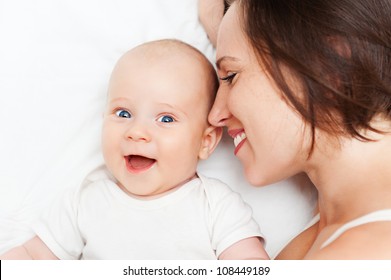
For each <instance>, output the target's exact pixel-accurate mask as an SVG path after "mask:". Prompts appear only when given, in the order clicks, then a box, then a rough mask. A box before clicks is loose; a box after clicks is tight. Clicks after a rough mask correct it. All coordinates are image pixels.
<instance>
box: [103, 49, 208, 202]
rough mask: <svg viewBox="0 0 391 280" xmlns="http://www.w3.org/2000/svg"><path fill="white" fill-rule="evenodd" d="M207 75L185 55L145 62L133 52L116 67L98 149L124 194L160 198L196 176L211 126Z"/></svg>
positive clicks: (194, 60) (143, 58)
mask: <svg viewBox="0 0 391 280" xmlns="http://www.w3.org/2000/svg"><path fill="white" fill-rule="evenodd" d="M206 75H207V74H206V73H205V70H203V66H202V65H201V63H200V62H197V60H196V59H194V58H191V57H188V56H185V55H183V54H182V55H176V57H174V58H172V57H170V58H164V57H159V58H158V59H154V60H151V61H149V60H148V59H147V58H146V57H145V56H144V55H142V54H140V53H139V52H137V51H133V52H132V51H131V52H130V53H127V54H126V55H125V57H123V58H122V59H121V60H120V62H119V63H118V64H117V66H116V68H115V69H114V71H113V74H112V78H111V81H110V86H109V94H108V101H107V107H106V110H105V114H104V123H103V133H102V145H103V154H104V158H105V161H106V165H107V167H108V169H109V170H110V171H111V173H112V174H113V175H114V176H115V177H116V178H117V180H118V181H119V185H120V187H121V188H122V189H123V190H125V191H126V192H127V193H129V194H133V195H136V196H146V197H147V196H154V195H158V194H161V193H164V192H166V191H168V190H171V189H173V188H175V187H176V186H177V185H178V184H181V183H183V182H184V181H186V180H187V179H189V178H191V177H193V176H194V175H195V170H196V166H197V162H198V159H199V153H200V149H201V145H202V142H203V134H204V130H205V129H206V128H207V127H208V126H209V125H208V122H207V114H208V105H207V104H208V101H207V95H208V93H207V90H206V83H205V82H204V81H205V80H206Z"/></svg>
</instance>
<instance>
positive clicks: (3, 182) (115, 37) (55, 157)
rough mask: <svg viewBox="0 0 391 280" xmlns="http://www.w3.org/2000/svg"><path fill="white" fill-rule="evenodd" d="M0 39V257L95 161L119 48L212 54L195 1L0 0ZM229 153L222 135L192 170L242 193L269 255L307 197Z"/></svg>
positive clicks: (308, 203)
mask: <svg viewBox="0 0 391 280" xmlns="http://www.w3.org/2000/svg"><path fill="white" fill-rule="evenodd" d="M0 38H1V44H0V104H1V105H2V109H1V110H0V127H1V129H2V133H1V138H0V139H1V140H0V141H1V145H0V155H1V157H0V174H1V175H0V253H1V252H4V251H6V250H8V249H9V248H11V247H13V246H15V245H18V244H20V243H22V242H24V241H25V240H27V239H28V238H30V237H31V236H32V232H31V231H30V229H29V225H30V224H31V223H32V221H33V220H34V219H36V217H37V216H38V215H39V214H40V213H41V212H42V211H44V210H45V208H46V207H47V205H48V204H49V203H50V201H51V200H52V198H53V197H54V196H55V195H57V194H58V193H59V192H60V191H62V190H63V189H65V188H68V187H71V186H75V185H78V184H79V183H80V181H81V180H82V178H83V177H84V176H85V175H86V174H87V173H88V172H89V171H90V170H92V169H93V168H95V167H96V166H99V165H100V164H102V163H103V159H102V156H101V153H100V130H101V121H102V112H103V106H104V103H105V98H106V88H107V83H108V79H109V76H110V73H111V70H112V68H113V66H114V64H115V62H116V60H117V59H118V58H119V57H120V56H121V55H122V54H123V53H124V52H125V51H127V50H128V49H130V48H132V47H134V46H136V45H138V44H140V43H142V42H145V41H150V40H154V39H161V38H178V39H181V40H183V41H185V42H187V43H190V44H192V45H194V46H195V47H197V48H198V49H200V50H201V51H202V52H203V53H205V54H206V55H207V57H208V58H209V59H210V60H212V61H213V60H214V50H213V48H212V45H211V44H210V43H209V41H208V39H207V37H206V34H205V32H204V30H203V28H202V26H201V25H200V23H199V21H198V15H197V0H164V1H161V0H143V1H129V0H111V1H103V0H67V1H60V0H35V1H30V0H19V1H13V0H2V1H1V3H0ZM227 150H230V151H229V152H228V151H227ZM231 150H232V149H231V144H230V142H226V141H224V142H223V143H222V145H221V146H220V147H219V149H218V150H217V151H216V153H215V154H214V156H213V157H212V158H211V159H210V160H208V161H207V162H203V163H201V166H200V170H202V171H203V173H205V174H207V175H210V176H215V177H218V178H220V179H222V180H223V181H225V182H227V183H228V184H230V185H232V186H233V187H234V188H235V189H236V190H238V191H240V192H242V193H243V195H244V197H245V198H246V199H247V200H248V202H250V203H251V204H252V206H253V208H254V211H255V216H256V218H257V219H258V220H259V223H260V224H261V227H262V229H263V231H264V233H265V235H266V236H267V238H268V243H267V249H268V250H269V252H270V253H271V254H273V252H275V251H276V250H278V249H279V247H281V246H282V244H283V243H284V242H285V241H286V240H287V239H289V238H290V237H291V236H292V235H294V234H296V232H297V231H298V230H299V229H300V228H301V227H302V226H303V225H304V224H305V223H306V221H307V220H308V219H309V215H310V211H311V210H312V207H313V201H314V200H313V195H312V194H310V193H308V192H307V189H305V190H304V189H302V188H300V187H297V186H296V185H295V184H293V183H292V182H283V183H281V184H278V185H276V186H274V187H267V188H263V189H255V188H252V187H250V186H247V184H246V183H245V180H244V178H243V177H242V174H241V167H240V165H239V164H238V162H237V160H236V159H235V158H234V157H233V156H232V155H231Z"/></svg>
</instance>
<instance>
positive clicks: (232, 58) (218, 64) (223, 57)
mask: <svg viewBox="0 0 391 280" xmlns="http://www.w3.org/2000/svg"><path fill="white" fill-rule="evenodd" d="M225 61H233V62H236V61H238V59H237V58H236V57H233V56H222V57H220V58H219V59H217V61H216V67H217V69H221V64H223V63H224V62H225Z"/></svg>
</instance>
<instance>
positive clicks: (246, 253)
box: [219, 237, 270, 260]
mask: <svg viewBox="0 0 391 280" xmlns="http://www.w3.org/2000/svg"><path fill="white" fill-rule="evenodd" d="M269 259H270V258H269V256H268V254H267V253H266V251H265V248H264V247H263V244H262V241H261V240H260V238H259V237H249V238H246V239H243V240H240V241H238V242H236V243H234V244H233V245H231V246H230V247H228V248H227V249H225V250H224V251H223V252H222V253H221V254H220V256H219V260H269Z"/></svg>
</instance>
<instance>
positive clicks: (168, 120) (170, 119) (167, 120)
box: [157, 115, 175, 123]
mask: <svg viewBox="0 0 391 280" xmlns="http://www.w3.org/2000/svg"><path fill="white" fill-rule="evenodd" d="M157 120H158V121H159V122H163V123H171V122H174V121H175V120H174V118H173V117H171V116H167V115H165V116H161V117H160V118H158V119H157Z"/></svg>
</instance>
